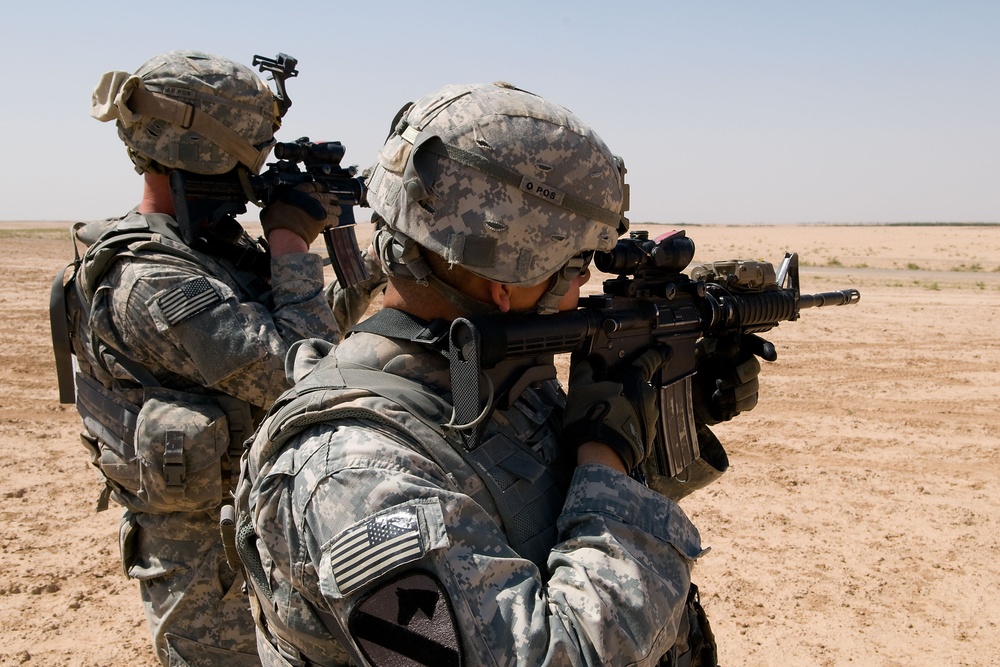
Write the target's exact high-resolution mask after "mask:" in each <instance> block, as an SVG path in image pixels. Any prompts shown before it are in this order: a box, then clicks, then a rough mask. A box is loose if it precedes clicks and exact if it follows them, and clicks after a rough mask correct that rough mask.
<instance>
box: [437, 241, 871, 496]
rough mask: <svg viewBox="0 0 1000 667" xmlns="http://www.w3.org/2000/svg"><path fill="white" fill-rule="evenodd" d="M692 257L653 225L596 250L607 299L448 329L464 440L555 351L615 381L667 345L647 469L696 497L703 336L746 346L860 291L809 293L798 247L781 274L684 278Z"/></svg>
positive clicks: (748, 269) (719, 269) (733, 265)
mask: <svg viewBox="0 0 1000 667" xmlns="http://www.w3.org/2000/svg"><path fill="white" fill-rule="evenodd" d="M693 257H694V242H693V241H692V240H691V239H690V238H688V237H687V235H686V234H685V232H684V231H673V232H669V233H667V234H664V235H662V236H660V237H658V238H656V239H652V240H651V239H649V235H648V232H645V231H637V232H632V233H631V234H630V236H629V238H627V239H620V240H619V241H618V244H617V245H616V246H615V248H614V249H612V250H611V251H610V252H606V253H600V252H599V253H595V257H594V261H595V264H596V266H597V268H598V269H599V270H601V271H603V272H607V273H612V274H615V275H616V277H615V278H611V279H608V280H606V281H605V282H604V285H603V287H604V293H603V294H598V295H594V296H586V297H583V298H581V299H580V302H579V306H578V307H577V308H576V309H575V310H571V311H567V312H561V313H556V314H553V315H537V314H529V315H508V314H504V315H485V316H473V317H468V318H461V319H458V320H455V321H454V322H453V323H452V325H451V330H450V332H449V355H450V359H451V374H452V384H453V394H454V403H455V415H454V418H453V419H452V422H453V425H454V424H458V425H459V426H458V428H459V429H463V430H462V431H461V432H462V435H463V439H464V442H465V444H466V446H467V447H474V446H476V443H478V436H479V425H480V424H482V422H483V421H484V417H485V416H486V415H487V414H488V413H489V411H490V410H492V408H493V407H495V406H500V407H507V406H509V405H510V403H512V402H513V401H514V400H515V399H516V398H517V396H518V395H520V393H521V392H522V391H523V390H524V389H525V388H526V387H527V386H528V385H530V384H532V383H534V382H537V381H540V380H544V379H550V378H554V377H555V376H556V374H555V366H554V364H553V357H554V355H556V354H562V353H574V354H583V355H585V356H587V357H588V358H589V359H590V361H591V363H592V364H593V365H594V369H595V374H596V376H597V377H598V378H607V379H612V380H614V379H615V378H616V377H617V376H618V375H619V374H620V373H621V371H622V370H624V369H625V368H628V367H629V366H630V365H631V364H632V363H633V362H634V361H635V360H636V359H637V358H638V357H639V356H640V355H642V353H643V352H645V351H646V350H648V349H649V348H650V347H653V346H661V347H662V346H666V347H669V349H670V352H671V354H670V357H669V359H668V360H667V362H666V363H665V364H664V365H663V366H662V367H661V368H660V369H659V371H657V373H656V377H654V378H653V379H652V381H651V384H652V385H653V386H655V387H658V388H659V393H658V401H659V408H660V420H659V428H658V429H657V433H656V439H655V445H654V455H653V457H651V459H650V460H649V461H647V463H646V464H644V466H643V469H642V471H641V474H642V475H643V476H644V477H645V481H646V482H647V483H648V484H649V486H650V487H651V488H653V489H654V490H657V491H660V492H661V493H664V494H665V495H668V496H671V497H673V496H677V495H683V494H684V493H687V492H689V491H690V489H688V490H684V491H681V492H680V493H678V488H682V487H683V485H684V483H685V482H686V480H685V476H686V475H687V474H688V473H690V471H691V468H690V466H691V465H692V464H693V463H694V462H695V461H696V460H697V459H698V458H699V455H700V451H699V442H698V430H699V429H698V425H697V424H696V422H695V417H694V406H693V399H692V378H693V377H694V374H695V372H696V363H695V348H696V344H697V342H698V340H699V339H701V338H702V337H706V336H716V337H732V338H734V339H735V341H736V342H737V343H739V342H740V339H741V338H743V337H746V336H749V335H750V334H755V333H759V332H764V331H768V330H770V329H772V328H773V327H776V326H778V324H779V323H780V322H784V321H794V320H796V319H798V317H799V312H800V311H801V310H802V309H804V308H818V307H822V306H840V305H848V304H854V303H857V302H858V300H859V299H860V298H861V294H860V293H859V292H858V291H857V290H855V289H845V290H839V291H834V292H824V293H821V294H802V293H801V292H800V290H799V274H798V256H797V255H796V254H794V253H788V254H786V255H785V257H784V260H783V261H782V263H781V264H780V265H779V268H778V270H777V272H775V270H774V268H773V266H772V265H771V264H770V263H767V262H758V261H738V260H732V261H728V262H716V263H714V264H710V265H701V266H696V267H693V268H692V270H690V271H689V274H685V273H683V271H684V269H685V268H686V267H687V266H688V264H689V263H690V262H691V260H692V259H693ZM745 344H747V345H749V346H750V348H751V349H752V350H753V351H754V353H756V354H758V355H759V356H761V357H763V358H764V359H767V360H768V361H774V360H775V359H776V358H777V354H776V352H775V350H774V346H773V345H771V344H770V343H768V342H766V341H763V340H761V339H759V338H757V337H756V336H753V337H752V338H751V339H750V341H746V342H745ZM702 428H703V429H704V428H705V427H704V426H702ZM712 437H713V438H714V436H712ZM723 456H724V454H723ZM720 474H721V471H720Z"/></svg>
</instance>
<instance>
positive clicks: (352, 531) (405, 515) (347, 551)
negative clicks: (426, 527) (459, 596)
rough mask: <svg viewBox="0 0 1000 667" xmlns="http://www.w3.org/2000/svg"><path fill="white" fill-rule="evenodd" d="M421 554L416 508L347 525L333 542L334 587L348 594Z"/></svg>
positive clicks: (421, 543)
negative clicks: (349, 526) (344, 531)
mask: <svg viewBox="0 0 1000 667" xmlns="http://www.w3.org/2000/svg"><path fill="white" fill-rule="evenodd" d="M423 555H424V544H423V541H422V540H421V538H420V526H419V524H418V523H417V510H416V508H414V507H404V508H401V509H396V510H393V511H391V512H388V513H386V514H379V515H376V516H373V517H371V518H369V519H367V520H366V521H363V522H362V523H360V524H358V525H356V526H354V527H353V528H349V529H348V530H347V532H346V533H344V534H343V535H342V536H340V538H339V539H338V540H337V542H336V544H334V545H333V548H332V549H331V551H330V565H331V568H332V570H333V578H334V580H335V581H336V582H337V587H338V588H339V589H340V592H341V593H343V594H344V595H347V594H348V593H350V592H351V591H353V590H357V589H358V588H359V587H360V586H363V585H364V584H366V583H368V582H369V581H372V580H373V579H375V578H376V577H379V576H381V575H383V574H385V573H386V572H389V571H390V570H393V569H395V568H397V567H399V566H400V565H404V564H406V563H409V562H412V561H415V560H417V559H418V558H420V557H421V556H423Z"/></svg>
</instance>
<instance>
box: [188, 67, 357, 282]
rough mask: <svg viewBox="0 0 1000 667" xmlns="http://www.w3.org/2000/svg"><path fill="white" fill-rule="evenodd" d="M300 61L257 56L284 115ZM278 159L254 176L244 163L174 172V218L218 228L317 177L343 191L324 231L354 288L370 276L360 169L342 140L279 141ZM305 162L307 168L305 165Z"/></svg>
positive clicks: (333, 260)
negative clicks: (216, 170)
mask: <svg viewBox="0 0 1000 667" xmlns="http://www.w3.org/2000/svg"><path fill="white" fill-rule="evenodd" d="M298 62H299V61H298V60H296V59H295V58H293V57H292V56H290V55H288V54H285V53H279V54H278V55H277V56H276V57H274V58H266V57H264V56H260V55H255V56H254V57H253V64H254V65H255V66H257V68H258V69H259V70H260V71H261V72H270V74H271V80H273V81H274V83H275V88H276V89H277V90H276V91H275V93H274V94H275V101H276V102H277V105H278V116H279V118H280V117H284V115H285V113H286V112H287V111H288V108H289V107H291V106H292V100H291V98H290V97H289V96H288V90H287V89H286V87H285V81H286V80H287V79H289V78H292V77H296V76H298V74H299V72H298V70H297V69H296V66H297V65H298ZM273 150H274V156H275V157H277V158H278V160H277V161H276V162H271V163H268V165H267V169H265V170H264V171H263V172H262V173H261V174H259V175H257V174H253V173H251V172H250V171H248V170H247V169H246V168H245V167H243V166H237V167H236V168H235V169H233V170H232V171H229V172H227V173H225V174H220V175H217V176H206V175H202V174H194V173H191V172H187V171H181V170H177V169H175V170H173V171H171V172H170V191H171V195H172V196H173V200H174V216H175V217H176V219H177V221H178V223H180V227H181V229H182V230H193V229H196V228H198V227H199V226H205V227H207V228H211V227H213V226H214V225H215V224H216V223H218V222H219V221H221V220H223V219H225V218H227V217H232V216H236V215H239V214H240V213H246V210H247V207H246V205H247V202H254V203H255V204H257V205H258V206H261V207H263V206H267V205H268V204H270V203H272V202H274V201H276V200H277V199H280V198H281V197H282V195H283V194H284V193H286V192H287V191H288V190H290V189H292V188H294V187H295V186H297V185H299V184H301V183H308V182H312V181H316V182H318V183H320V184H322V185H323V186H324V187H325V188H326V189H327V191H329V192H332V193H334V194H335V195H337V201H338V203H339V204H340V211H341V213H340V219H339V220H338V221H337V222H336V223H335V224H334V223H333V221H331V223H330V224H328V225H327V226H326V227H325V228H324V229H323V238H324V240H325V241H326V251H327V253H328V254H329V256H330V264H332V265H333V269H334V271H335V272H336V274H337V281H338V282H339V283H340V285H341V286H342V287H350V286H351V285H355V284H357V283H359V282H361V281H362V280H367V279H368V278H369V277H370V276H369V274H368V270H367V269H366V268H365V265H364V262H363V260H362V257H361V252H360V250H359V249H358V242H357V237H356V235H355V232H354V224H355V220H354V207H355V206H364V207H366V206H368V201H367V199H366V197H365V194H366V193H367V191H368V189H367V187H366V186H365V181H364V178H363V177H361V176H358V175H357V167H354V166H350V167H342V166H341V165H340V161H341V160H342V159H343V157H344V152H345V150H346V149H345V148H344V145H343V144H342V143H340V142H339V141H325V142H320V143H312V142H311V141H309V138H308V137H302V138H301V139H298V140H296V141H294V142H288V143H277V144H275V145H274V149H273ZM299 163H302V164H303V165H304V167H305V168H304V169H300V168H299Z"/></svg>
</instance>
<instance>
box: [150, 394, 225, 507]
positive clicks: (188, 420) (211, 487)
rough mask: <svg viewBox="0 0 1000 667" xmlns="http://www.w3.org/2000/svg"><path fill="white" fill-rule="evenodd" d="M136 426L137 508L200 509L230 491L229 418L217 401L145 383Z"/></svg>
mask: <svg viewBox="0 0 1000 667" xmlns="http://www.w3.org/2000/svg"><path fill="white" fill-rule="evenodd" d="M144 391H145V400H144V401H143V404H142V408H141V409H140V410H139V416H138V419H137V420H136V430H135V455H136V458H135V460H136V463H137V471H138V476H139V485H138V489H137V491H136V497H137V499H138V500H139V503H140V505H139V506H138V507H136V508H135V509H136V510H137V511H142V512H149V513H161V512H197V511H202V510H209V509H214V508H215V507H218V506H219V504H220V503H221V502H222V500H223V498H224V496H225V495H226V494H227V493H228V491H229V489H228V479H227V477H228V475H225V474H224V471H223V461H222V459H223V457H224V456H225V455H226V450H227V449H228V447H229V422H228V420H227V418H226V413H225V412H223V410H222V408H221V407H220V406H219V403H218V401H217V400H215V399H214V398H212V397H210V396H199V395H197V394H189V393H186V392H180V391H174V390H171V389H164V388H162V387H147V388H146V389H145V390H144Z"/></svg>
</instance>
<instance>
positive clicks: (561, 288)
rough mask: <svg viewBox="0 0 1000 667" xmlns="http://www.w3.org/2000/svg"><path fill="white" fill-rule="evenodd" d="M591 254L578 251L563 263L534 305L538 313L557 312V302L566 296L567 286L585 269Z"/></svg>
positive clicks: (549, 313) (592, 254)
mask: <svg viewBox="0 0 1000 667" xmlns="http://www.w3.org/2000/svg"><path fill="white" fill-rule="evenodd" d="M593 256H594V253H593V252H592V251H591V252H585V253H580V254H579V255H577V256H576V257H573V258H571V259H570V260H569V261H568V262H566V263H565V264H563V267H562V268H561V269H559V270H558V271H556V273H555V280H554V281H553V282H552V286H551V287H549V289H548V291H546V292H545V294H543V295H542V297H541V298H540V299H539V300H538V303H537V304H536V305H535V310H536V312H538V313H539V314H540V315H552V314H553V313H557V312H559V302H560V301H561V300H562V298H563V297H564V296H566V292H568V291H569V286H570V285H571V284H572V283H573V281H574V280H576V279H577V277H578V276H579V275H580V274H582V273H583V272H584V271H586V270H587V266H588V265H589V264H590V260H591V258H593Z"/></svg>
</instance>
